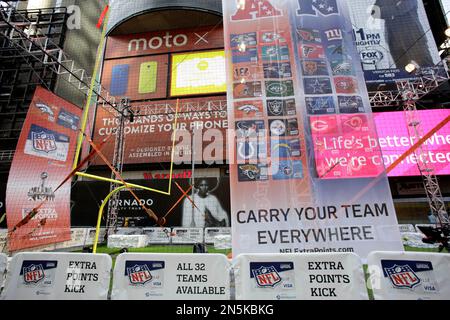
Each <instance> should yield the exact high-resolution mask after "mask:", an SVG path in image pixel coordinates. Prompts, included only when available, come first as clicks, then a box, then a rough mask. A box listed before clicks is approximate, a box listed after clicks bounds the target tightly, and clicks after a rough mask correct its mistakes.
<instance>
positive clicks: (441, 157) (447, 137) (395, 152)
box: [373, 109, 450, 177]
mask: <svg viewBox="0 0 450 320" xmlns="http://www.w3.org/2000/svg"><path fill="white" fill-rule="evenodd" d="M449 115H450V109H434V110H420V111H417V113H416V115H415V117H416V118H417V119H418V120H419V121H420V129H421V133H422V135H425V134H427V133H428V132H430V131H431V130H432V129H433V128H434V127H435V126H436V125H437V124H438V123H439V122H441V121H442V120H443V119H445V118H446V117H448V116H449ZM373 117H374V120H375V123H376V126H377V131H378V140H379V144H380V147H381V150H382V153H383V162H384V164H385V166H386V167H388V166H389V165H391V164H392V163H393V162H394V161H395V160H397V159H398V158H399V157H400V156H401V155H402V154H403V153H404V152H405V151H407V150H408V149H409V148H411V146H412V145H414V143H416V141H417V139H416V138H415V137H414V136H410V134H409V130H408V125H407V120H406V114H405V112H403V111H400V112H380V113H374V114H373ZM424 150H425V156H426V159H428V161H429V164H430V165H431V166H432V167H433V168H434V173H435V174H436V175H446V174H450V124H449V123H447V124H446V125H445V126H444V127H443V128H442V129H440V130H439V131H437V132H436V133H435V134H433V135H432V136H431V138H430V139H428V140H427V142H426V145H425V148H424ZM419 175H420V173H419V169H418V167H417V160H416V157H415V155H414V154H413V153H412V154H411V155H409V156H408V157H406V159H405V160H403V161H402V162H401V163H400V164H399V165H398V166H396V167H395V168H394V169H393V170H392V171H390V172H389V173H388V176H390V177H398V176H419Z"/></svg>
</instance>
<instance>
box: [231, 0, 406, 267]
mask: <svg viewBox="0 0 450 320" xmlns="http://www.w3.org/2000/svg"><path fill="white" fill-rule="evenodd" d="M224 21H225V23H224V24H225V35H226V37H227V39H226V41H225V43H226V50H227V52H228V53H229V57H228V59H227V63H228V71H230V72H229V81H230V82H231V80H234V83H233V85H229V87H228V99H229V104H228V108H229V110H228V112H229V117H230V119H229V120H230V128H231V126H234V128H233V129H235V137H234V141H235V143H234V144H232V143H231V141H233V139H231V138H230V139H229V141H230V156H229V157H230V161H233V160H235V163H233V162H232V163H231V166H230V183H231V207H232V219H233V223H232V227H233V254H234V255H235V254H239V253H245V252H253V253H257V252H274V253H275V252H285V253H288V252H355V253H357V254H359V255H360V256H361V257H362V258H363V259H365V258H366V257H367V254H368V253H369V252H370V251H372V250H376V249H378V248H383V250H398V251H399V250H403V246H402V243H401V239H400V233H399V231H398V225H397V218H396V213H395V209H394V206H393V202H392V197H391V194H390V189H389V185H388V181H387V178H386V175H385V173H384V171H385V168H384V165H383V162H382V161H380V160H381V159H382V156H381V151H380V148H379V145H378V140H377V134H376V130H375V125H374V122H373V119H372V115H371V108H370V103H369V100H368V95H367V89H366V87H365V82H364V75H363V72H362V70H361V66H360V63H359V55H358V52H357V50H356V48H355V46H354V43H353V37H352V26H351V23H350V20H349V14H348V9H347V7H346V3H345V1H338V0H317V1H311V0H285V1H281V0H271V1H269V0H266V1H256V0H247V1H235V2H234V1H231V2H228V1H227V2H224ZM269 39H270V40H269ZM266 41H269V42H268V43H267V42H266ZM231 77H233V79H231ZM237 88H239V90H237ZM249 95H250V96H249ZM244 107H245V108H247V109H248V110H250V109H251V110H256V109H262V110H259V112H257V111H254V112H253V113H252V111H249V112H248V113H247V115H246V116H247V117H248V119H246V118H244V119H242V118H241V117H243V116H245V114H242V113H241V112H240V111H241V109H244ZM263 136H264V138H262V137H263ZM255 141H256V142H255ZM264 143H265V146H266V149H264V146H263V145H264ZM252 150H256V152H253V151H252ZM260 150H266V151H265V152H261V151H260ZM258 197H259V198H258Z"/></svg>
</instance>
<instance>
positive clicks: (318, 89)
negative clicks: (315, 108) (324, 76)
mask: <svg viewBox="0 0 450 320" xmlns="http://www.w3.org/2000/svg"><path fill="white" fill-rule="evenodd" d="M325 86H326V84H325V83H322V82H320V81H319V79H316V80H315V81H314V82H313V83H310V84H309V87H310V88H311V89H312V90H313V93H323V92H324V89H325Z"/></svg>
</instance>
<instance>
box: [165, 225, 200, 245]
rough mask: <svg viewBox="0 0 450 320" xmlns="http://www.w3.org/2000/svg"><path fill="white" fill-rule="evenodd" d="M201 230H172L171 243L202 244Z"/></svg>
mask: <svg viewBox="0 0 450 320" xmlns="http://www.w3.org/2000/svg"><path fill="white" fill-rule="evenodd" d="M202 242H203V228H173V232H172V243H186V244H188V243H189V244H192V243H202Z"/></svg>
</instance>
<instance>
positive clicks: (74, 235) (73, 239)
mask: <svg viewBox="0 0 450 320" xmlns="http://www.w3.org/2000/svg"><path fill="white" fill-rule="evenodd" d="M87 230H88V229H87V228H72V229H70V240H69V241H64V242H58V243H56V244H55V249H63V248H72V247H78V246H84V244H85V241H86V233H87Z"/></svg>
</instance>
